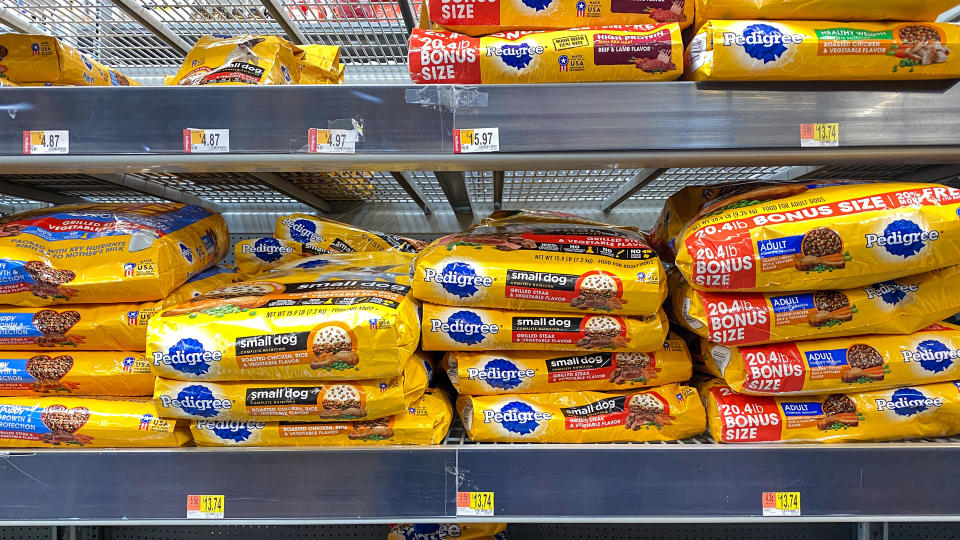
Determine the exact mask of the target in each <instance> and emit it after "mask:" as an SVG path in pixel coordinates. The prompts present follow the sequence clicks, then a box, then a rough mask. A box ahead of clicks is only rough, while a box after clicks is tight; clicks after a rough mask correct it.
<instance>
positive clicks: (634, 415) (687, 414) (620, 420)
mask: <svg viewBox="0 0 960 540" xmlns="http://www.w3.org/2000/svg"><path fill="white" fill-rule="evenodd" d="M457 410H458V411H459V412H460V418H461V419H462V420H463V427H464V428H465V429H466V430H467V434H468V435H469V436H470V438H471V439H473V440H474V441H478V442H542V443H589V442H644V441H673V440H677V439H684V438H687V437H692V436H694V435H699V434H700V433H703V431H704V429H705V428H706V418H705V415H704V410H703V404H702V403H701V401H700V398H699V396H698V395H697V390H696V389H695V388H691V387H689V386H682V385H678V384H667V385H664V386H658V387H656V388H651V389H649V390H642V391H637V392H617V393H605V392H586V391H585V392H555V393H549V394H505V395H500V396H468V395H464V394H461V395H460V397H459V398H457Z"/></svg>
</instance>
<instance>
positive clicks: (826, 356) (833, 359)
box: [702, 323, 960, 395]
mask: <svg viewBox="0 0 960 540" xmlns="http://www.w3.org/2000/svg"><path fill="white" fill-rule="evenodd" d="M702 350H703V351H704V353H705V354H704V366H705V367H706V369H707V371H708V372H710V374H711V375H715V376H717V377H721V378H723V379H724V381H726V383H727V384H728V385H730V387H731V388H733V389H734V391H736V392H741V393H744V394H751V395H804V394H822V393H829V392H843V393H846V392H864V391H868V390H876V389H882V388H896V387H899V386H908V385H915V384H929V383H937V382H947V381H954V380H958V379H960V327H958V326H954V325H952V324H947V323H940V324H933V325H930V326H928V327H926V328H924V329H923V330H920V331H919V332H915V333H913V334H907V335H905V336H854V337H842V338H831V339H818V340H813V341H795V342H786V343H771V344H768V345H756V346H752V347H747V346H744V347H724V346H723V345H717V344H715V343H709V342H707V341H704V343H703V346H702Z"/></svg>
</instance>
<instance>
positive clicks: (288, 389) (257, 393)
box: [153, 358, 427, 422]
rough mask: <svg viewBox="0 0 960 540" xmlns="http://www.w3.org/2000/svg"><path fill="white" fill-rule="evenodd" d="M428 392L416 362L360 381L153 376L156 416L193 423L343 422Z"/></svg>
mask: <svg viewBox="0 0 960 540" xmlns="http://www.w3.org/2000/svg"><path fill="white" fill-rule="evenodd" d="M426 389H427V370H426V368H425V367H424V364H423V362H422V361H421V360H420V359H417V358H414V359H411V360H410V361H409V362H407V366H406V369H404V372H403V374H402V375H398V376H396V377H392V378H390V379H363V380H359V381H329V382H327V381H324V382H318V381H246V382H208V381H201V382H194V381H190V382H187V381H175V380H171V379H164V378H162V377H157V382H156V386H155V387H154V393H153V400H154V403H155V404H156V406H157V410H158V411H160V415H161V416H164V417H168V418H188V419H194V420H206V419H217V420H262V421H311V422H342V421H347V420H376V419H378V418H384V417H387V416H393V415H395V414H400V413H401V412H403V411H404V410H405V409H406V407H408V406H410V405H411V404H412V403H414V402H415V401H417V400H418V399H420V396H422V395H423V393H424V391H426Z"/></svg>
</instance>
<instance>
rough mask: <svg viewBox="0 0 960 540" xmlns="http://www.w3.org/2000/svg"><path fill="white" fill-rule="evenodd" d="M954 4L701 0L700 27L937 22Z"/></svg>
mask: <svg viewBox="0 0 960 540" xmlns="http://www.w3.org/2000/svg"><path fill="white" fill-rule="evenodd" d="M956 5H957V3H956V2H954V1H953V0H923V1H922V2H904V1H902V0H747V1H744V0H697V24H700V22H701V21H706V20H716V19H723V20H737V19H740V20H744V19H790V20H798V21H822V20H827V21H884V20H886V21H935V20H937V17H938V16H939V15H940V14H941V13H943V12H944V11H947V10H948V9H950V8H952V7H954V6H956Z"/></svg>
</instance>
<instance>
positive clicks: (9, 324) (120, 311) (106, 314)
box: [0, 302, 161, 354]
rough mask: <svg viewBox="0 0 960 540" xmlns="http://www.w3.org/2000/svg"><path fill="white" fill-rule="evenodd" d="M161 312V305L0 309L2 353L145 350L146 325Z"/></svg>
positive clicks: (154, 303)
mask: <svg viewBox="0 0 960 540" xmlns="http://www.w3.org/2000/svg"><path fill="white" fill-rule="evenodd" d="M160 309H161V303H160V302H144V303H142V304H132V303H131V304H82V305H76V306H53V307H49V308H29V307H11V306H0V350H6V351H22V350H34V349H44V350H47V349H51V351H50V352H51V353H53V352H59V351H62V352H69V351H98V350H114V351H142V350H143V349H144V347H145V346H146V335H147V322H148V321H149V320H150V318H151V317H153V315H154V314H156V313H158V312H159V311H160ZM54 349H55V350H54ZM48 354H50V353H48Z"/></svg>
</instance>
